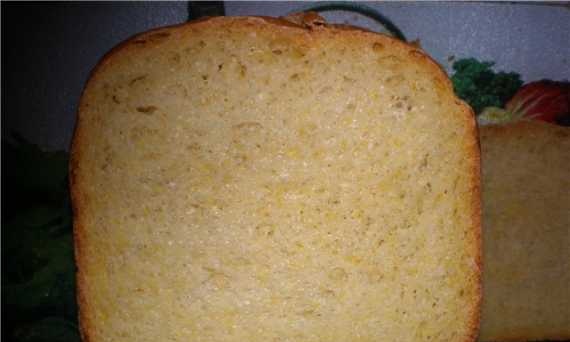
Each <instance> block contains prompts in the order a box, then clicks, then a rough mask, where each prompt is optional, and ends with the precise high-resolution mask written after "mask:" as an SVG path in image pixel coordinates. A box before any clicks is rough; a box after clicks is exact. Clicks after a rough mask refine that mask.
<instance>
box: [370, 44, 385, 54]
mask: <svg viewBox="0 0 570 342" xmlns="http://www.w3.org/2000/svg"><path fill="white" fill-rule="evenodd" d="M372 50H374V51H376V52H380V51H382V50H384V45H382V43H374V44H372Z"/></svg>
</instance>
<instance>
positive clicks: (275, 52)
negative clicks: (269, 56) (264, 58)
mask: <svg viewBox="0 0 570 342" xmlns="http://www.w3.org/2000/svg"><path fill="white" fill-rule="evenodd" d="M271 52H273V53H274V54H276V55H280V54H282V53H283V51H281V50H279V49H277V50H273V51H271Z"/></svg>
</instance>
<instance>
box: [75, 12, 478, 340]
mask: <svg viewBox="0 0 570 342" xmlns="http://www.w3.org/2000/svg"><path fill="white" fill-rule="evenodd" d="M71 181H72V193H73V204H74V215H75V222H74V224H75V240H76V241H75V242H76V249H77V265H78V284H79V303H80V322H81V329H82V334H83V338H84V340H85V341H88V342H102V341H137V342H143V341H152V342H156V341H193V342H199V341H215V342H221V341H236V342H244V341H249V342H254V341H264V342H269V341H273V342H275V341H296V342H301V341H311V342H316V341H327V342H338V341H351V342H357V341H398V342H405V341H446V342H453V341H460V342H465V341H472V340H473V339H474V338H475V335H476V331H477V327H478V318H479V303H480V296H481V294H480V199H479V151H478V143H477V137H476V127H475V123H474V119H473V115H472V112H471V111H470V109H469V108H468V107H467V106H466V105H465V104H464V103H463V102H461V101H460V100H458V99H457V98H456V97H455V96H454V94H453V90H452V86H451V83H450V82H449V80H448V78H447V76H446V75H445V73H444V72H443V71H442V70H441V69H440V67H439V66H438V65H437V64H436V63H434V62H433V61H432V60H431V59H430V58H429V57H428V56H427V55H426V54H425V53H424V52H423V51H422V50H420V49H418V48H417V47H414V46H411V45H407V44H405V43H403V42H400V41H397V40H395V39H392V38H390V37H387V36H384V35H379V34H375V33H371V32H365V31H363V30H358V29H353V28H348V27H345V26H331V25H326V24H324V23H323V21H322V19H320V18H318V17H317V16H314V15H306V16H297V17H296V18H295V20H292V21H286V20H280V19H271V18H255V17H234V18H232V17H219V18H211V19H207V20H202V21H197V22H192V23H188V24H184V25H180V26H176V27H170V28H164V29H158V30H154V31H151V32H148V33H144V34H141V35H138V36H136V37H134V38H132V39H130V40H128V41H127V42H125V43H123V44H121V45H120V46H119V47H117V48H116V49H114V50H113V51H112V52H111V53H110V54H108V55H107V56H106V57H105V58H104V59H103V60H102V61H101V62H100V63H99V65H98V66H97V68H96V69H95V71H94V72H93V74H92V76H91V78H90V80H89V82H88V83H87V85H86V88H85V91H84V93H83V96H82V98H81V102H80V107H79V118H78V124H77V128H76V132H75V137H74V142H73V148H72V164H71Z"/></svg>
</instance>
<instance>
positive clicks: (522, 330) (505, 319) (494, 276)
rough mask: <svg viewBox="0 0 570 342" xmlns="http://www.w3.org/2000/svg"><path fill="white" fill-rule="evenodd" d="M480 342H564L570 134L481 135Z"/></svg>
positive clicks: (519, 131) (490, 129) (568, 309)
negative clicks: (482, 248) (483, 271)
mask: <svg viewBox="0 0 570 342" xmlns="http://www.w3.org/2000/svg"><path fill="white" fill-rule="evenodd" d="M481 146H482V158H483V203H484V205H483V223H484V234H483V235H484V243H483V245H484V256H485V263H484V264H485V273H484V277H483V278H484V282H483V284H484V294H485V296H484V300H483V303H484V304H483V312H482V323H481V337H480V340H481V341H521V342H522V341H541V340H569V339H570V178H569V176H570V128H567V127H561V126H555V125H552V124H547V123H543V122H538V121H521V122H519V123H516V124H509V125H505V126H484V127H482V128H481Z"/></svg>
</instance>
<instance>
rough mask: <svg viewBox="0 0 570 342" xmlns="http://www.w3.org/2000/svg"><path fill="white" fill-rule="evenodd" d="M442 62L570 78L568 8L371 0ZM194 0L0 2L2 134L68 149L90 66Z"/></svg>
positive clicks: (252, 11)
mask: <svg viewBox="0 0 570 342" xmlns="http://www.w3.org/2000/svg"><path fill="white" fill-rule="evenodd" d="M308 5H310V3H306V2H227V3H226V15H271V16H279V15H285V14H288V13H290V12H292V11H295V10H298V9H303V8H305V7H306V6H308ZM366 5H368V6H371V7H373V8H375V9H376V10H378V11H379V12H380V13H382V14H383V15H384V16H386V17H388V18H389V19H390V20H391V21H393V22H394V23H395V24H396V25H397V26H398V27H399V28H400V29H401V30H402V31H403V32H404V33H405V35H406V37H407V38H408V39H409V40H414V39H419V40H420V42H421V45H422V47H423V48H424V49H425V50H426V51H427V52H428V53H430V54H431V55H432V56H433V57H434V58H435V59H436V60H438V61H439V62H440V64H442V65H443V66H444V67H446V68H449V67H450V62H449V61H448V58H449V57H450V56H455V58H462V57H476V58H478V59H482V60H491V61H495V62H496V69H497V70H505V71H516V72H519V73H520V74H521V75H522V76H523V78H524V79H525V80H527V81H531V80H538V79H542V78H549V79H555V80H562V79H570V10H569V9H570V7H569V4H568V3H559V4H556V5H540V4H536V3H535V4H528V3H526V4H520V3H519V4H513V3H506V2H505V3H494V2H493V3H477V2H474V3H458V2H449V3H441V2H368V3H366ZM325 17H327V19H328V20H329V21H332V22H346V23H351V24H356V25H359V26H364V27H368V28H369V29H372V30H376V31H381V27H380V26H378V24H377V23H375V22H374V21H372V20H369V19H368V18H366V17H363V16H360V15H357V14H354V13H347V12H329V13H326V14H325ZM187 18H188V5H187V3H186V2H121V3H113V2H111V3H92V2H91V3H84V2H73V3H71V2H67V3H56V4H54V3H41V4H38V3H6V2H2V135H3V136H5V135H6V134H8V133H9V132H13V131H16V132H19V133H20V134H22V135H23V136H24V137H25V138H27V139H28V140H30V141H33V142H35V143H38V144H39V145H40V146H43V147H44V148H46V149H68V147H69V143H70V141H71V136H72V133H73V127H74V124H75V110H76V107H77V103H78V100H79V97H80V94H81V90H82V88H83V85H84V84H85V82H86V80H87V78H88V76H89V72H90V70H91V69H92V68H93V67H94V66H95V65H96V63H97V61H98V60H99V59H100V58H101V57H102V56H103V55H104V54H105V52H107V51H108V50H109V49H111V48H112V47H113V46H115V45H116V44H118V43H120V42H121V41H123V40H124V39H126V38H128V37H130V36H132V35H133V34H136V33H139V32H142V31H145V30H148V29H151V28H155V27H159V26H164V25H172V24H177V23H182V22H185V21H186V20H187Z"/></svg>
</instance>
